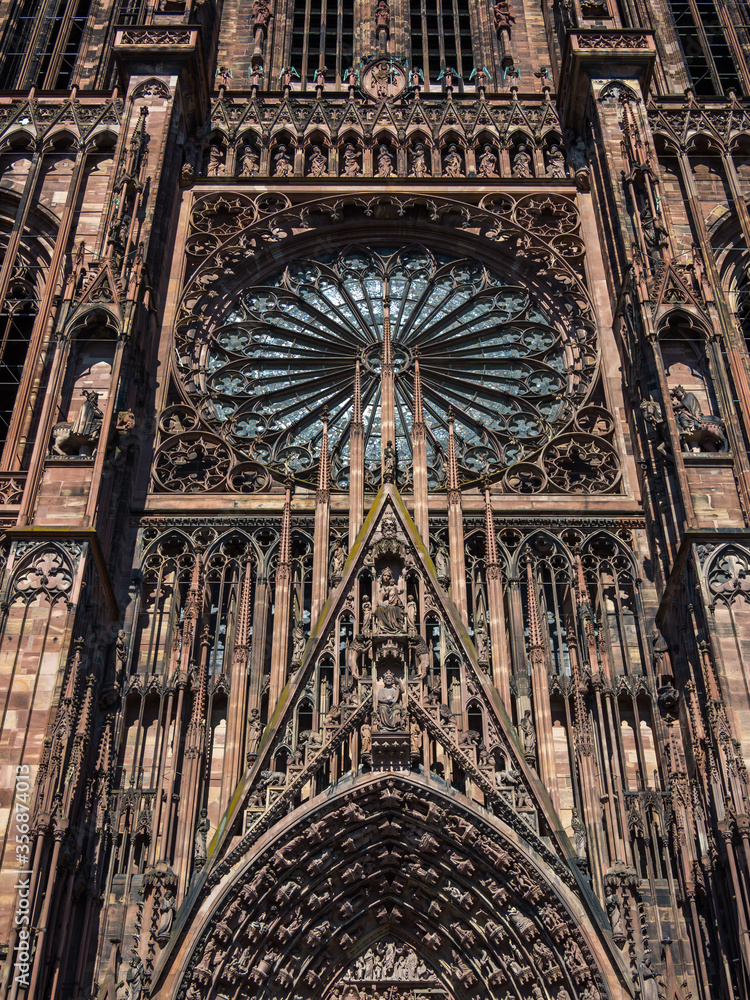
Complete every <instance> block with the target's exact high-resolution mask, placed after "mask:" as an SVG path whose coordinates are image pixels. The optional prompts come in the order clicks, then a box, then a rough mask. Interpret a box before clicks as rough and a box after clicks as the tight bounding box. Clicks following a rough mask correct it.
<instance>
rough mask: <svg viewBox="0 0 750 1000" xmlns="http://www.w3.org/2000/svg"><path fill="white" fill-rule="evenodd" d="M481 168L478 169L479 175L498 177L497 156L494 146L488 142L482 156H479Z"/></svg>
mask: <svg viewBox="0 0 750 1000" xmlns="http://www.w3.org/2000/svg"><path fill="white" fill-rule="evenodd" d="M478 167H479V169H478V170H477V175H478V176H479V177H497V175H498V174H497V156H495V154H494V152H493V151H492V146H490V144H489V143H486V144H485V146H484V148H483V149H482V153H481V156H480V157H479V164H478Z"/></svg>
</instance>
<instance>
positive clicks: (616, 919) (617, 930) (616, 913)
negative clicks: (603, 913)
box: [605, 889, 625, 941]
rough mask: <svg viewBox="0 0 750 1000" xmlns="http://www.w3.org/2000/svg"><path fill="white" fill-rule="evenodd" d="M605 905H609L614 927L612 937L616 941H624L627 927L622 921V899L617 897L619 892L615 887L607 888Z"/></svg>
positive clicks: (609, 914) (610, 917) (611, 921)
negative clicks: (625, 927)
mask: <svg viewBox="0 0 750 1000" xmlns="http://www.w3.org/2000/svg"><path fill="white" fill-rule="evenodd" d="M605 905H606V907H607V915H608V916H609V923H610V926H611V928H612V937H613V938H614V939H615V941H624V940H625V929H624V927H623V922H622V910H621V909H620V900H619V899H618V898H617V894H616V893H615V890H614V889H607V895H606V900H605Z"/></svg>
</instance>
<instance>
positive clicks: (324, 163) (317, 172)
mask: <svg viewBox="0 0 750 1000" xmlns="http://www.w3.org/2000/svg"><path fill="white" fill-rule="evenodd" d="M307 173H308V176H310V177H327V176H328V160H327V159H326V157H325V155H324V153H323V151H322V150H321V148H320V146H313V148H312V150H311V152H310V159H309V161H308V166H307Z"/></svg>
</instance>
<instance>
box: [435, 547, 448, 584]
mask: <svg viewBox="0 0 750 1000" xmlns="http://www.w3.org/2000/svg"><path fill="white" fill-rule="evenodd" d="M435 569H436V570H437V578H438V580H440V582H441V583H443V582H444V581H448V580H450V578H451V571H450V566H449V563H448V553H447V551H446V549H445V546H444V545H443V543H442V542H441V543H440V545H438V549H437V552H436V553H435Z"/></svg>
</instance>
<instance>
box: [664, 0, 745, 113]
mask: <svg viewBox="0 0 750 1000" xmlns="http://www.w3.org/2000/svg"><path fill="white" fill-rule="evenodd" d="M669 6H670V9H671V11H672V16H673V17H674V20H675V25H676V27H677V34H678V35H679V37H680V42H681V44H682V49H683V52H684V53H685V61H686V63H687V68H688V71H689V73H690V81H691V84H692V86H693V87H694V89H695V92H696V94H698V96H703V97H712V96H714V95H722V94H726V93H727V91H729V90H730V89H732V88H734V89H735V90H738V91H741V87H740V82H739V76H738V73H737V66H736V65H735V58H736V57H735V58H733V54H732V51H731V49H730V47H729V44H728V42H727V37H726V35H725V33H724V28H723V26H722V24H721V21H720V19H719V14H718V13H717V9H716V6H715V4H714V2H713V0H669ZM737 55H738V56H739V58H743V57H742V56H741V55H740V54H739V53H738V54H737Z"/></svg>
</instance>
